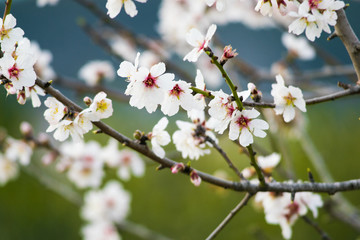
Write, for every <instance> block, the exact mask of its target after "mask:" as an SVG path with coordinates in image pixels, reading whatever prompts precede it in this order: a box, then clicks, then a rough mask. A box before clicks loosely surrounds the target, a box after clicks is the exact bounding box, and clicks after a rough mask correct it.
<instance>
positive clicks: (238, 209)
mask: <svg viewBox="0 0 360 240" xmlns="http://www.w3.org/2000/svg"><path fill="white" fill-rule="evenodd" d="M252 196H253V194H251V193H246V195H245V197H244V198H243V199H242V200H241V201H240V202H239V204H238V205H236V207H235V208H234V209H233V210H231V212H230V213H229V214H228V215H227V216H226V218H225V219H224V220H223V221H222V222H221V223H220V224H219V226H217V228H216V229H215V230H214V231H213V232H212V233H211V234H210V235H209V236H208V237H207V238H206V240H211V239H214V238H215V237H216V236H217V235H218V233H219V232H220V231H221V230H222V229H223V228H224V227H225V226H226V225H227V224H228V223H229V222H230V220H231V219H232V218H233V217H234V216H235V215H236V214H237V213H238V212H239V211H240V210H241V209H242V208H243V207H244V206H246V204H247V202H248V201H249V200H250V198H251V197H252Z"/></svg>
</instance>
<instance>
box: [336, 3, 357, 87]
mask: <svg viewBox="0 0 360 240" xmlns="http://www.w3.org/2000/svg"><path fill="white" fill-rule="evenodd" d="M336 13H337V16H338V19H337V23H336V25H335V33H336V35H337V36H338V37H339V38H340V39H341V41H342V42H343V44H344V46H345V48H346V50H347V52H348V54H349V56H350V58H351V62H352V64H353V65H354V68H355V71H356V75H357V79H358V84H360V82H359V79H360V42H359V39H358V38H357V36H356V35H355V33H354V31H353V29H352V27H351V26H350V24H349V21H348V19H347V17H346V14H345V10H344V9H340V10H337V11H336Z"/></svg>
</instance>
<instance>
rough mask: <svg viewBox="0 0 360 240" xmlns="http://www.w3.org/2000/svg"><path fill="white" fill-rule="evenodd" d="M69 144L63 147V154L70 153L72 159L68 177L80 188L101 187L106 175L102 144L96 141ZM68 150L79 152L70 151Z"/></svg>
mask: <svg viewBox="0 0 360 240" xmlns="http://www.w3.org/2000/svg"><path fill="white" fill-rule="evenodd" d="M68 144H69V145H68ZM68 144H65V145H64V146H62V148H61V149H62V150H61V152H62V154H63V155H65V156H66V155H68V156H69V157H70V158H71V160H72V163H71V165H70V167H69V171H68V173H67V176H68V178H69V179H70V180H71V181H72V182H73V183H74V184H75V185H76V186H77V187H78V188H86V187H94V188H95V187H99V186H100V184H101V180H102V178H103V176H104V170H103V165H104V160H103V158H102V155H101V147H100V145H99V144H98V143H97V142H95V141H90V142H87V143H83V142H79V143H68ZM66 150H67V151H77V153H71V152H70V153H69V152H66Z"/></svg>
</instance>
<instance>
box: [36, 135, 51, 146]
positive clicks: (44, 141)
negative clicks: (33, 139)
mask: <svg viewBox="0 0 360 240" xmlns="http://www.w3.org/2000/svg"><path fill="white" fill-rule="evenodd" d="M37 139H38V141H39V143H40V144H41V145H47V144H49V141H50V139H49V136H48V135H47V134H46V133H39V135H38V137H37Z"/></svg>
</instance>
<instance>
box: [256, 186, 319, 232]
mask: <svg viewBox="0 0 360 240" xmlns="http://www.w3.org/2000/svg"><path fill="white" fill-rule="evenodd" d="M255 201H256V202H259V203H261V204H262V206H263V208H264V212H265V219H266V222H267V223H269V224H279V225H280V227H281V230H282V232H281V233H282V235H283V237H284V238H285V239H290V238H291V235H292V230H291V226H292V225H293V224H294V223H295V221H296V220H297V219H298V218H299V216H304V215H306V213H307V210H308V209H310V211H312V213H313V216H314V217H317V215H318V211H317V208H319V207H322V206H323V202H322V200H321V197H320V196H319V195H317V194H314V193H310V192H298V193H296V195H295V199H294V201H292V200H291V194H290V193H273V192H259V193H257V194H256V197H255Z"/></svg>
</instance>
